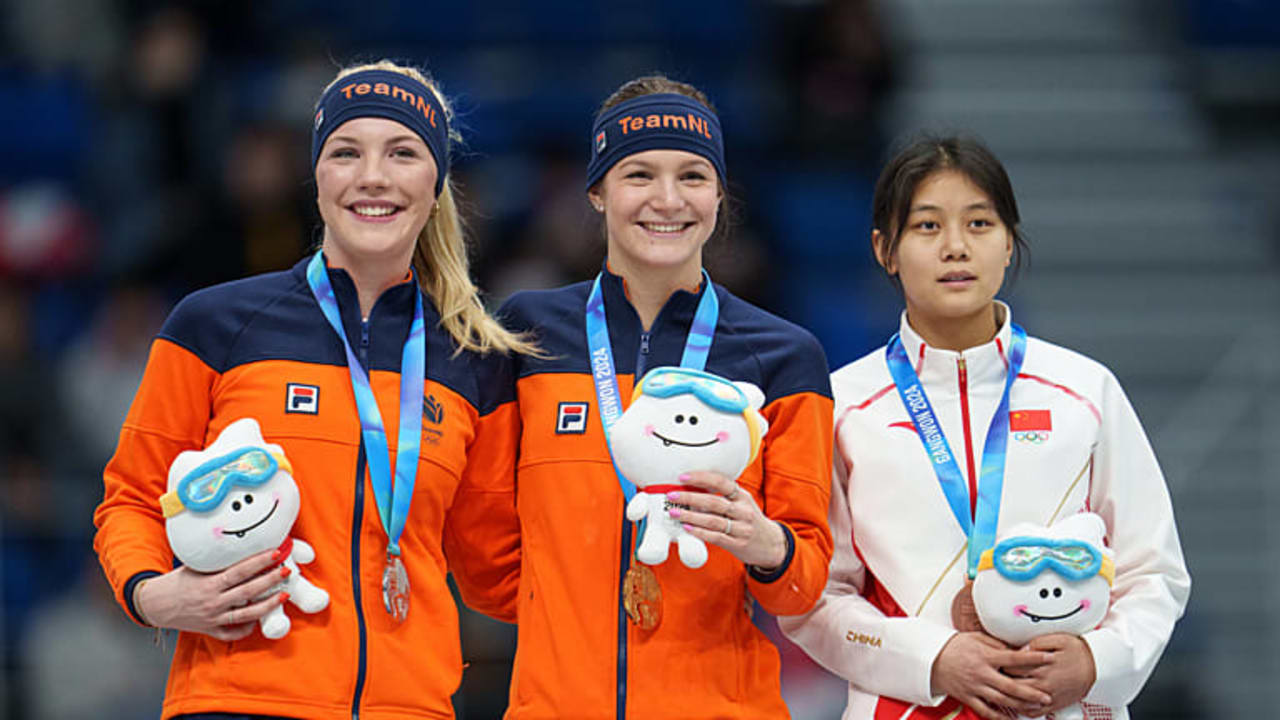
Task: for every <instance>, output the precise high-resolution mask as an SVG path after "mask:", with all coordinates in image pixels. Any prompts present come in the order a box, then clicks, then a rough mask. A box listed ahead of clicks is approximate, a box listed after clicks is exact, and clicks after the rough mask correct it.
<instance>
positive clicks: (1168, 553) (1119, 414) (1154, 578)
mask: <svg viewBox="0 0 1280 720" xmlns="http://www.w3.org/2000/svg"><path fill="white" fill-rule="evenodd" d="M1093 461H1094V467H1093V484H1092V487H1091V489H1090V497H1089V504H1090V507H1091V508H1092V509H1093V511H1094V512H1096V513H1098V515H1100V516H1102V519H1103V520H1104V521H1105V522H1106V524H1107V534H1108V537H1107V541H1108V544H1109V545H1110V546H1111V549H1112V550H1113V551H1114V552H1115V566H1116V579H1115V585H1114V586H1113V587H1112V592H1111V597H1112V604H1111V608H1110V609H1109V610H1108V611H1107V615H1106V617H1105V618H1104V619H1103V621H1102V625H1101V627H1099V628H1098V629H1097V630H1093V631H1091V632H1089V633H1086V634H1085V635H1084V639H1085V642H1087V643H1088V644H1089V650H1090V651H1091V652H1092V653H1093V659H1094V665H1095V669H1096V671H1097V679H1096V681H1095V682H1094V684H1093V688H1092V689H1091V690H1090V691H1089V694H1088V695H1086V696H1085V700H1087V701H1089V702H1096V703H1101V704H1104V705H1113V706H1114V705H1121V706H1122V705H1127V704H1128V703H1129V702H1131V701H1132V700H1133V699H1134V698H1135V697H1136V696H1137V694H1138V692H1139V691H1140V690H1141V689H1142V686H1143V684H1145V683H1146V681H1147V678H1148V677H1149V676H1150V675H1151V672H1152V670H1154V669H1155V665H1156V662H1157V661H1158V660H1159V659H1160V654H1161V653H1162V652H1164V646H1165V644H1166V643H1167V642H1168V641H1169V635H1170V634H1171V633H1172V631H1173V624H1174V622H1175V621H1177V619H1178V618H1179V617H1181V616H1182V612H1183V609H1184V608H1185V607H1186V603H1187V596H1188V595H1189V594H1190V591H1191V577H1190V575H1188V573H1187V568H1186V563H1185V562H1184V560H1183V557H1182V545H1181V543H1180V542H1179V541H1178V529H1177V526H1176V525H1175V524H1174V519H1173V506H1172V503H1171V502H1170V499H1169V492H1168V489H1167V488H1166V487H1165V481H1164V476H1163V474H1162V473H1161V472H1160V466H1159V464H1158V463H1157V462H1156V457H1155V453H1153V452H1152V450H1151V445H1150V443H1148V442H1147V437H1146V434H1145V433H1144V432H1143V430H1142V425H1141V424H1140V423H1139V422H1138V417H1137V415H1136V414H1135V413H1134V411H1133V407H1132V406H1131V405H1130V404H1129V400H1128V398H1127V397H1125V394H1124V391H1123V390H1122V389H1121V387H1120V384H1119V382H1117V381H1116V380H1115V378H1114V377H1112V376H1111V375H1110V373H1108V374H1107V378H1106V385H1105V387H1104V395H1103V399H1102V426H1101V428H1100V430H1099V437H1098V442H1097V446H1096V448H1095V450H1094V458H1093Z"/></svg>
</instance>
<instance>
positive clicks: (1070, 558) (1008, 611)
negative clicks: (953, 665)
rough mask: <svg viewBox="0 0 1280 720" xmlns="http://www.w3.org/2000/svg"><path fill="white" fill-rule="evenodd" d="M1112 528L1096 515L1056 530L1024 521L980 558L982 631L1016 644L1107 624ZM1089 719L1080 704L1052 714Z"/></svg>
mask: <svg viewBox="0 0 1280 720" xmlns="http://www.w3.org/2000/svg"><path fill="white" fill-rule="evenodd" d="M1105 532H1106V525H1105V524H1104V523H1103V522H1102V518H1100V517H1098V516H1097V515H1095V514H1093V513H1080V514H1077V515H1073V516H1071V517H1068V518H1064V519H1062V520H1060V521H1058V522H1057V523H1054V524H1053V525H1052V526H1051V527H1048V528H1045V527H1043V526H1038V525H1032V524H1029V523H1022V524H1019V525H1015V526H1014V527H1012V528H1009V530H1008V531H1006V532H1005V533H1003V534H1002V535H1001V540H1000V541H999V542H997V543H996V545H995V547H993V548H991V549H990V550H987V551H986V552H984V553H983V554H982V559H981V560H980V561H979V562H978V575H977V577H976V578H974V581H973V603H974V606H975V607H976V609H977V611H978V618H979V619H980V620H981V621H982V627H983V629H985V630H986V631H987V633H989V634H990V635H992V636H993V637H996V638H999V639H1000V640H1003V641H1005V642H1007V643H1009V644H1010V645H1013V646H1022V645H1025V644H1026V643H1027V642H1029V641H1030V640H1031V639H1032V638H1035V637H1039V636H1041V635H1048V634H1050V633H1071V634H1077V635H1078V634H1081V633H1084V632H1088V631H1089V630H1092V629H1093V628H1095V627H1097V626H1098V623H1100V622H1102V618H1103V617H1105V616H1106V614H1107V607H1108V605H1109V604H1110V600H1111V584H1112V583H1113V582H1114V581H1115V574H1116V570H1115V564H1114V562H1113V561H1112V558H1111V555H1112V553H1111V550H1110V549H1108V548H1107V547H1106V546H1104V545H1103V535H1104V534H1105ZM1051 717H1052V718H1054V720H1078V719H1079V718H1083V717H1084V713H1083V710H1082V709H1081V707H1080V705H1079V704H1076V705H1070V706H1068V707H1066V708H1063V709H1061V710H1058V711H1056V712H1054V713H1052V714H1051Z"/></svg>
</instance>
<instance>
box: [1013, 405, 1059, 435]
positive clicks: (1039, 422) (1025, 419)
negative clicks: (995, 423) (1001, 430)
mask: <svg viewBox="0 0 1280 720" xmlns="http://www.w3.org/2000/svg"><path fill="white" fill-rule="evenodd" d="M1009 429H1010V430H1011V431H1013V432H1020V431H1026V430H1052V429H1053V417H1052V416H1051V415H1050V414H1049V411H1048V410H1014V411H1013V412H1011V413H1009Z"/></svg>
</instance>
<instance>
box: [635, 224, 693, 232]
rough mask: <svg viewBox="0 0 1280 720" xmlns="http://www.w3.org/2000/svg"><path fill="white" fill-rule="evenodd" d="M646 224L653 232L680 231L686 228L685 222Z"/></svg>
mask: <svg viewBox="0 0 1280 720" xmlns="http://www.w3.org/2000/svg"><path fill="white" fill-rule="evenodd" d="M644 226H645V228H647V229H649V230H651V231H653V232H662V233H670V232H680V230H681V229H683V228H684V223H668V224H659V223H645V225H644Z"/></svg>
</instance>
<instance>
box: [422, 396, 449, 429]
mask: <svg viewBox="0 0 1280 720" xmlns="http://www.w3.org/2000/svg"><path fill="white" fill-rule="evenodd" d="M422 419H423V420H426V421H427V422H430V423H434V424H436V425H439V424H440V423H441V422H442V421H443V420H444V405H441V404H440V402H439V401H437V400H436V396H435V395H428V396H427V399H426V400H425V401H423V403H422Z"/></svg>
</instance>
